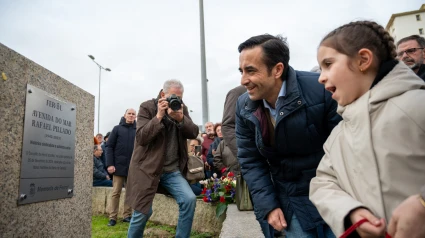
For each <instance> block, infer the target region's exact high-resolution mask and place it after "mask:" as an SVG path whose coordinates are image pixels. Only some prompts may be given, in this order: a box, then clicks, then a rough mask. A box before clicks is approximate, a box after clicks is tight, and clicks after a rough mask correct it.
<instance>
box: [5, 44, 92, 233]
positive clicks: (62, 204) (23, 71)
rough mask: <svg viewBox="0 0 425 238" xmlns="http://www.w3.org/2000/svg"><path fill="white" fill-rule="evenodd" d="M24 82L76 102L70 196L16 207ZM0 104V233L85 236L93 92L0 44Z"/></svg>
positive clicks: (88, 220)
mask: <svg viewBox="0 0 425 238" xmlns="http://www.w3.org/2000/svg"><path fill="white" fill-rule="evenodd" d="M2 73H4V74H3V75H4V76H6V77H4V76H3V75H2ZM5 79H6V80H5ZM28 83H29V84H31V85H33V86H35V87H37V88H40V89H42V90H44V91H46V92H48V93H50V94H52V95H55V96H57V97H59V98H62V99H64V100H65V101H68V102H72V103H74V104H76V107H77V114H76V131H75V134H76V140H75V141H76V142H75V143H76V144H75V164H74V176H75V177H74V196H73V197H72V198H66V199H59V200H52V201H46V202H39V203H31V204H27V205H21V206H18V205H17V199H18V195H19V194H18V190H19V179H20V169H21V155H22V141H23V138H22V137H23V129H24V112H25V95H26V85H27V84H28ZM0 105H1V106H0V213H1V219H0V237H90V236H91V204H92V203H91V200H90V199H89V198H90V197H91V191H92V190H91V188H92V164H93V162H92V161H93V159H92V158H93V157H92V145H93V126H94V96H93V95H91V94H89V93H87V92H85V91H84V90H82V89H80V88H78V87H76V86H75V85H73V84H71V83H70V82H68V81H66V80H65V79H63V78H61V77H59V76H57V75H56V74H54V73H52V72H50V71H48V70H47V69H45V68H43V67H41V66H40V65H38V64H36V63H34V62H32V61H31V60H29V59H27V58H25V57H23V56H22V55H20V54H18V53H16V52H14V51H13V50H11V49H9V48H7V47H6V46H4V45H2V44H1V43H0Z"/></svg>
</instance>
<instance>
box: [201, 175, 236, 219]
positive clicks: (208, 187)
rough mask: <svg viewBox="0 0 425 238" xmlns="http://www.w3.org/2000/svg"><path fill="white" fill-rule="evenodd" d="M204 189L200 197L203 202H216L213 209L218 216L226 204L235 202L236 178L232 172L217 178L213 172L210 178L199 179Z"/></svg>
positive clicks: (224, 209)
mask: <svg viewBox="0 0 425 238" xmlns="http://www.w3.org/2000/svg"><path fill="white" fill-rule="evenodd" d="M200 183H201V184H202V185H204V189H203V190H202V193H201V195H200V197H201V198H202V200H204V202H210V203H213V204H217V208H216V210H215V214H216V217H217V218H218V217H220V216H221V215H222V214H223V213H224V211H226V208H227V205H228V204H230V203H234V202H235V193H236V178H235V175H234V174H233V173H232V172H229V173H227V176H222V177H221V178H217V174H216V173H214V174H213V177H211V178H210V179H206V180H202V181H200Z"/></svg>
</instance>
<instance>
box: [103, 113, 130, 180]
mask: <svg viewBox="0 0 425 238" xmlns="http://www.w3.org/2000/svg"><path fill="white" fill-rule="evenodd" d="M135 136H136V121H134V123H133V124H127V123H126V122H125V118H124V117H122V118H121V121H120V124H119V125H118V126H115V127H114V129H112V132H111V134H110V135H109V139H108V142H106V167H109V166H115V173H114V175H117V176H124V177H127V175H128V166H129V165H130V160H131V155H132V154H133V148H134V137H135Z"/></svg>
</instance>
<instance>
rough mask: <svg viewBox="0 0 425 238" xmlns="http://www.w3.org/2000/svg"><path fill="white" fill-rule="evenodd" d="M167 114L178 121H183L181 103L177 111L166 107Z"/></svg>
mask: <svg viewBox="0 0 425 238" xmlns="http://www.w3.org/2000/svg"><path fill="white" fill-rule="evenodd" d="M168 115H169V116H170V117H171V118H173V119H174V120H176V121H178V122H182V121H183V117H184V115H183V104H182V106H181V108H180V109H179V110H177V111H173V109H171V108H168Z"/></svg>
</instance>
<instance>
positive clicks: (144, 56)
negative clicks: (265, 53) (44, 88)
mask: <svg viewBox="0 0 425 238" xmlns="http://www.w3.org/2000/svg"><path fill="white" fill-rule="evenodd" d="M422 4H423V1H419V0H398V1H397V0H376V1H366V0H352V1H327V0H321V1H317V0H311V1H306V0H296V1H294V0H292V1H288V0H280V1H278V0H275V1H271V0H270V1H258V0H256V1H254V0H252V1H248V0H244V1H242V0H237V1H236V0H233V1H229V0H209V1H208V0H206V1H204V17H205V18H204V19H205V38H206V42H205V43H206V59H207V78H208V80H209V82H208V93H209V112H210V113H209V117H210V120H211V121H213V122H219V121H221V118H222V114H223V105H224V99H225V96H226V94H227V92H228V91H229V90H230V89H231V88H233V87H235V86H237V85H239V84H240V73H239V71H238V64H239V53H238V51H237V47H238V45H239V44H240V43H241V42H243V41H245V40H246V39H248V38H249V37H251V36H254V35H259V34H263V33H269V34H272V35H276V34H282V35H283V36H285V37H287V39H288V43H289V47H290V51H291V59H290V62H289V64H290V65H291V66H292V67H294V68H295V69H297V70H307V71H308V70H310V69H311V68H312V67H314V66H315V65H317V62H316V51H317V46H318V44H319V42H320V40H321V38H322V37H323V36H324V35H325V34H327V33H328V32H329V31H331V30H333V29H334V28H336V27H338V26H340V25H342V24H345V23H348V22H350V21H353V20H374V21H376V22H378V23H380V24H381V25H383V26H384V27H385V26H386V24H387V23H388V20H389V19H390V17H391V14H393V13H398V12H405V11H413V10H417V9H419V7H420V6H421V5H422ZM359 37H361V36H359ZM0 42H1V43H2V44H4V45H6V46H8V47H10V48H11V49H13V50H15V51H17V52H18V53H20V54H22V55H24V56H25V57H27V58H29V59H31V60H33V61H35V62H36V63H38V64H40V65H41V66H43V67H45V68H47V69H48V70H50V71H52V72H54V73H55V74H58V75H59V76H61V77H63V78H65V79H66V80H68V81H70V82H71V83H73V84H75V85H77V86H78V87H80V88H82V89H83V90H85V91H87V92H89V93H91V94H93V95H95V96H96V109H95V111H93V113H94V114H95V128H94V132H97V98H98V93H99V89H98V84H99V81H98V80H99V69H98V67H97V66H96V65H95V64H94V63H93V62H92V61H91V60H90V59H89V58H88V56H87V55H89V54H91V55H93V56H95V57H96V60H97V61H98V62H99V63H100V64H102V65H103V66H104V67H108V68H110V69H111V70H112V72H104V71H103V72H102V83H101V103H100V106H101V110H100V131H101V133H103V134H105V133H106V132H107V131H110V130H112V128H113V126H115V125H117V124H118V122H119V120H120V117H121V116H122V115H123V114H124V111H125V109H127V108H135V109H136V111H138V108H139V105H140V103H142V102H143V101H146V100H149V99H151V98H153V97H156V95H157V94H158V92H159V90H160V89H161V88H162V85H163V82H164V81H165V80H167V79H170V78H176V79H179V80H181V81H182V82H183V84H184V86H185V92H184V98H183V99H184V101H185V103H186V105H187V106H188V107H189V109H190V110H193V112H192V113H191V114H190V115H191V117H192V119H193V120H194V122H195V123H196V124H202V97H201V91H202V90H201V64H200V58H201V57H200V40H199V1H198V0H168V1H165V0H164V1H146V0H138V1H112V0H101V1H100V0H99V1H89V0H81V1H80V0H73V1H65V0H64V1H59V0H26V1H23V0H0Z"/></svg>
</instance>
